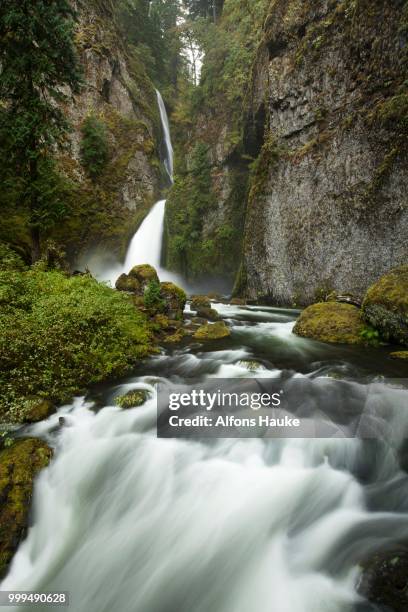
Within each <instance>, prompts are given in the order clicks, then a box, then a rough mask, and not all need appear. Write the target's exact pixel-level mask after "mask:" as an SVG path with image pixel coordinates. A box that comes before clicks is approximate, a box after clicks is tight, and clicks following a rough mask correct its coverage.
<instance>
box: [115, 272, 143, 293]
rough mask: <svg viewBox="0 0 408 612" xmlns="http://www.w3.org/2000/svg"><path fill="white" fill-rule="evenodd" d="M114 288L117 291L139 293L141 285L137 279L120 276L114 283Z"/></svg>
mask: <svg viewBox="0 0 408 612" xmlns="http://www.w3.org/2000/svg"><path fill="white" fill-rule="evenodd" d="M115 287H116V289H117V290H118V291H128V292H130V293H139V292H140V291H141V285H140V282H139V281H138V280H137V278H134V277H133V276H130V275H128V274H121V275H120V276H119V278H118V280H117V281H116V283H115Z"/></svg>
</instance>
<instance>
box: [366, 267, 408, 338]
mask: <svg viewBox="0 0 408 612" xmlns="http://www.w3.org/2000/svg"><path fill="white" fill-rule="evenodd" d="M363 316H364V318H365V320H366V321H367V322H368V323H370V325H372V326H373V327H375V328H376V329H378V331H379V332H380V333H381V336H382V338H384V339H385V340H389V341H391V342H397V343H399V344H403V345H405V346H408V265H404V266H400V267H399V268H395V269H394V270H391V271H390V272H388V273H387V274H384V276H382V277H381V278H380V279H379V280H378V281H377V282H376V283H374V285H372V286H371V287H370V288H369V289H368V291H367V293H366V296H365V298H364V302H363Z"/></svg>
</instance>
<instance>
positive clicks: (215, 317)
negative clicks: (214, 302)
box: [197, 308, 220, 321]
mask: <svg viewBox="0 0 408 612" xmlns="http://www.w3.org/2000/svg"><path fill="white" fill-rule="evenodd" d="M197 316H198V317H199V318H201V319H206V320H207V321H219V320H220V315H219V314H218V312H217V311H216V310H215V309H214V308H200V309H198V310H197Z"/></svg>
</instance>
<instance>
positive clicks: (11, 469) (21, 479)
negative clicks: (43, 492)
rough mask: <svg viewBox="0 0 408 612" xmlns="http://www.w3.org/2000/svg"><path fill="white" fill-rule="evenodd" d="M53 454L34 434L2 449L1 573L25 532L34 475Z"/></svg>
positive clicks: (1, 574)
mask: <svg viewBox="0 0 408 612" xmlns="http://www.w3.org/2000/svg"><path fill="white" fill-rule="evenodd" d="M51 456H52V450H51V448H50V447H49V446H48V445H47V444H46V443H45V442H43V441H42V440H37V439H34V438H27V439H25V440H19V441H17V442H15V443H14V444H13V445H12V446H11V447H10V448H6V449H4V450H2V451H1V453H0V499H1V506H0V576H3V575H4V574H5V573H6V571H7V568H8V565H9V563H10V561H11V558H12V556H13V554H14V553H15V551H16V549H17V547H18V545H19V543H20V541H21V540H22V539H23V538H24V536H25V534H26V530H27V525H28V516H29V510H30V503H31V498H32V494H33V485H34V478H35V477H36V476H37V474H38V472H39V471H40V470H41V469H42V468H44V467H46V466H47V465H48V463H49V461H50V459H51Z"/></svg>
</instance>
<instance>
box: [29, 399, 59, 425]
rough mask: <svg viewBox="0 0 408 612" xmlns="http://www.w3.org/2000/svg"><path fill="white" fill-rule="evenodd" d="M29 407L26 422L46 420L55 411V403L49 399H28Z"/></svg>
mask: <svg viewBox="0 0 408 612" xmlns="http://www.w3.org/2000/svg"><path fill="white" fill-rule="evenodd" d="M27 405H28V408H27V409H26V410H25V413H24V421H25V422H26V423H37V422H38V421H44V420H45V419H48V417H49V416H50V415H51V414H53V413H54V412H55V406H54V404H53V403H52V402H51V401H50V400H47V399H42V398H34V399H30V400H28V401H27Z"/></svg>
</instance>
